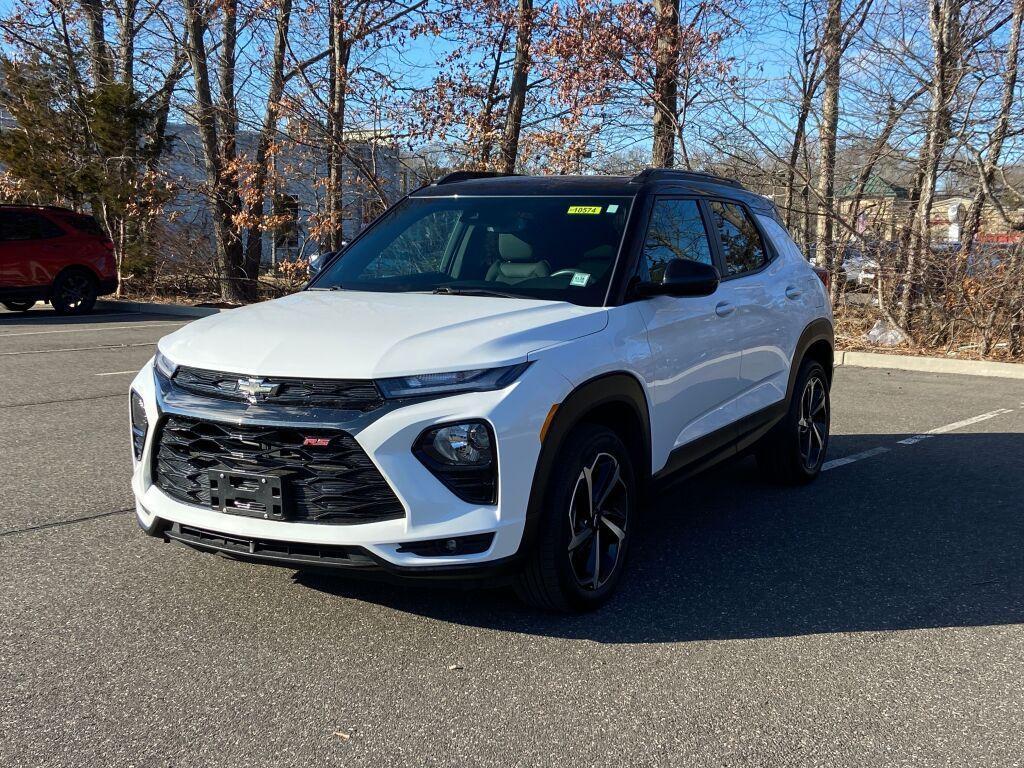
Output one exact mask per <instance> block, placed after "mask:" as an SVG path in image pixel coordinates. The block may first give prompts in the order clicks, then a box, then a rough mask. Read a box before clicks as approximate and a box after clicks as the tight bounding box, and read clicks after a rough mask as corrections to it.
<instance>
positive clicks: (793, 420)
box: [757, 360, 832, 485]
mask: <svg viewBox="0 0 1024 768" xmlns="http://www.w3.org/2000/svg"><path fill="white" fill-rule="evenodd" d="M831 411H832V407H831V403H830V400H829V384H828V377H827V376H826V375H825V369H824V368H822V366H821V363H819V362H817V361H815V360H805V361H804V362H803V364H802V365H801V366H800V372H799V373H798V374H797V377H796V386H794V387H793V399H792V401H791V402H790V404H789V409H788V410H787V412H786V415H785V417H784V418H783V419H782V421H780V422H779V423H778V424H777V425H775V427H774V428H773V429H772V431H771V432H769V433H768V434H767V435H766V436H765V438H764V441H763V442H762V444H761V445H760V446H759V447H758V450H757V463H758V465H759V466H760V468H761V471H762V473H763V474H764V476H765V479H767V480H770V481H772V482H776V483H785V484H790V485H802V484H804V483H809V482H811V481H812V480H814V478H816V477H817V476H818V475H819V474H820V473H821V466H822V464H824V463H825V453H826V451H827V450H828V438H829V426H830V421H831Z"/></svg>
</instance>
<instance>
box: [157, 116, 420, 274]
mask: <svg viewBox="0 0 1024 768" xmlns="http://www.w3.org/2000/svg"><path fill="white" fill-rule="evenodd" d="M167 137H168V144H169V151H168V154H167V156H166V157H165V159H164V161H163V168H164V171H165V173H166V175H167V177H168V180H169V181H170V182H171V183H172V184H173V186H174V188H175V189H176V190H177V192H176V195H175V197H174V198H173V200H172V201H171V202H170V203H169V204H168V205H167V213H168V222H169V224H168V229H169V230H170V231H171V232H173V234H174V235H175V237H173V238H172V242H175V243H179V245H178V247H179V248H183V249H194V248H196V247H202V246H203V244H204V243H212V241H213V225H212V223H211V218H210V211H209V205H208V202H209V201H208V199H207V193H206V172H205V169H204V159H203V148H202V142H201V140H200V138H199V134H198V131H197V130H196V128H195V126H193V125H187V124H175V125H170V126H168V129H167ZM257 139H258V135H257V134H256V133H255V132H251V131H239V132H238V139H237V142H238V146H237V151H238V155H239V156H249V157H251V156H253V155H254V154H255V148H256V141H257ZM346 147H347V153H348V158H347V159H346V161H345V164H344V167H343V178H344V198H343V220H342V233H343V238H344V239H346V240H348V239H351V238H352V237H354V236H355V235H356V234H357V233H358V232H359V230H361V229H362V228H363V227H364V226H365V225H366V224H368V223H369V222H371V221H373V219H374V218H376V217H377V216H378V215H379V214H380V213H381V212H382V211H383V210H384V209H385V208H386V207H387V205H390V204H391V203H393V202H394V201H395V200H397V199H398V198H400V197H401V196H402V195H403V194H405V192H407V191H408V190H409V189H410V188H411V187H415V186H419V182H418V181H417V174H416V172H415V171H414V170H413V166H414V165H415V164H414V163H413V164H411V165H407V164H405V163H404V162H403V158H402V157H401V156H400V153H399V150H398V148H397V147H396V145H395V143H394V142H393V141H392V140H390V139H389V138H388V137H386V136H382V135H380V134H376V133H373V132H370V131H353V132H350V133H349V134H347V135H346ZM272 162H273V164H274V173H273V174H272V178H271V182H270V184H269V185H268V196H267V197H268V199H267V207H266V210H267V212H268V213H271V212H273V214H274V218H275V219H276V220H277V222H278V223H277V226H275V227H273V228H272V229H269V230H267V231H265V232H264V233H263V263H264V264H265V265H271V264H275V263H278V262H281V261H294V260H296V259H303V258H309V257H310V256H311V255H313V254H315V253H318V252H320V251H321V250H322V249H323V248H325V247H326V245H324V246H322V245H321V242H320V239H319V238H318V237H317V236H316V230H317V225H318V223H319V222H321V221H323V220H324V219H325V218H326V210H327V205H326V200H325V194H326V186H325V184H324V180H325V179H326V178H327V175H328V172H327V158H326V153H325V152H324V151H323V149H322V148H321V147H319V146H316V145H313V144H310V143H301V142H298V141H293V142H288V143H285V144H283V146H282V147H281V148H280V149H279V151H278V152H277V153H276V154H274V155H273V158H272ZM370 175H372V177H373V179H374V181H375V183H374V184H371V183H369V182H368V181H367V177H368V176H370ZM410 185H411V186H410ZM382 198H384V199H383V201H382ZM168 255H173V254H168Z"/></svg>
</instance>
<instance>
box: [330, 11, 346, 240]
mask: <svg viewBox="0 0 1024 768" xmlns="http://www.w3.org/2000/svg"><path fill="white" fill-rule="evenodd" d="M344 12H345V7H344V3H343V2H341V1H340V0H332V2H331V59H330V60H331V95H330V103H329V105H328V107H329V109H328V115H327V131H328V148H327V155H328V157H327V212H328V217H329V221H330V238H329V245H330V249H331V250H332V251H336V250H339V249H340V248H341V244H342V242H343V241H344V239H345V236H344V219H345V178H344V159H345V105H346V100H347V98H348V74H349V73H348V65H349V58H350V57H351V54H352V42H351V40H349V39H348V38H347V37H346V34H345V19H344Z"/></svg>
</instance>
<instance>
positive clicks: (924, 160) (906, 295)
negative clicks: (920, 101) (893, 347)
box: [898, 0, 963, 332]
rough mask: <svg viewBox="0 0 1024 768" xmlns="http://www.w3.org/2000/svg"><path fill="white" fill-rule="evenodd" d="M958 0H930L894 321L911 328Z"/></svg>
mask: <svg viewBox="0 0 1024 768" xmlns="http://www.w3.org/2000/svg"><path fill="white" fill-rule="evenodd" d="M961 4H962V0H934V1H933V3H932V4H931V11H930V18H929V29H930V31H931V38H932V49H933V57H932V72H931V76H932V80H931V85H930V87H929V92H930V94H931V103H930V105H929V111H928V125H927V130H926V133H925V141H924V148H923V150H922V155H921V170H920V177H921V185H920V189H921V197H920V199H919V200H918V203H917V210H916V212H915V216H914V222H913V228H912V242H911V245H910V248H909V250H908V253H907V263H906V267H905V268H904V272H903V293H902V296H901V298H900V310H899V316H898V321H899V324H900V326H901V327H902V328H904V329H905V330H908V331H911V332H913V330H914V328H913V321H914V306H915V301H916V300H917V299H919V298H920V295H921V290H922V285H921V276H922V271H923V268H924V262H925V256H926V253H927V254H929V255H930V253H931V230H930V227H929V221H930V220H931V215H932V206H933V204H934V201H935V188H936V185H937V183H938V176H939V165H940V163H941V161H942V155H943V152H944V151H945V149H946V144H947V143H948V142H949V139H950V135H951V128H952V114H951V102H952V99H953V96H954V94H955V92H956V88H957V86H958V85H959V79H958V77H957V70H958V69H959V66H960V63H961V60H962V46H963V40H962V37H961V28H960V14H961V10H962V7H961Z"/></svg>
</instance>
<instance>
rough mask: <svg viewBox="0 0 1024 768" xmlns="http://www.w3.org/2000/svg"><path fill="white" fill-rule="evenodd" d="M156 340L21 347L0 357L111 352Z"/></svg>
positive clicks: (148, 343) (151, 342)
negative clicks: (57, 346)
mask: <svg viewBox="0 0 1024 768" xmlns="http://www.w3.org/2000/svg"><path fill="white" fill-rule="evenodd" d="M155 346H156V342H155V341H144V342H142V343H140V344H100V345H99V346H96V347H61V348H60V349H19V350H18V351H17V352H0V357H13V356H14V355H42V354H48V353H50V352H88V351H90V350H94V349H98V350H104V351H106V352H110V351H111V350H117V349H129V348H131V347H155Z"/></svg>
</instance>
